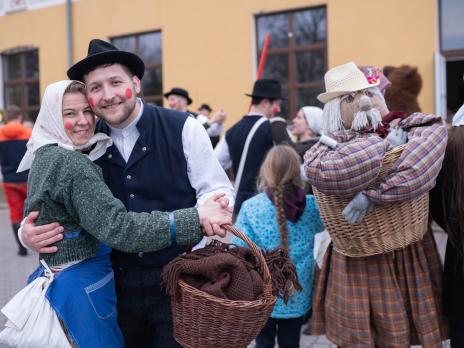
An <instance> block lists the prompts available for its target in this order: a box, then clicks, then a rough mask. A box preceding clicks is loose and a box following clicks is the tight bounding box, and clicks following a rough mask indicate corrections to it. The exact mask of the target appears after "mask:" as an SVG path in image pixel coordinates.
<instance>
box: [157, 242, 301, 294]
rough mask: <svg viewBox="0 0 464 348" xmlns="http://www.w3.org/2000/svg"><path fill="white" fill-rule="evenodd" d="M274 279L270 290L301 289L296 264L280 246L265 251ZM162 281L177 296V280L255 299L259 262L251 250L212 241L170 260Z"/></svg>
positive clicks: (258, 288)
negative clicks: (273, 249)
mask: <svg viewBox="0 0 464 348" xmlns="http://www.w3.org/2000/svg"><path fill="white" fill-rule="evenodd" d="M264 255H265V259H266V263H267V264H268V267H269V270H270V272H271V278H272V279H273V280H274V279H275V282H274V281H273V282H272V285H273V293H274V294H275V295H277V296H281V297H284V298H285V299H288V297H289V292H290V291H291V290H292V289H297V290H298V289H301V286H300V284H299V282H298V278H297V275H296V270H295V266H294V265H293V264H292V263H291V261H290V259H289V258H288V255H286V253H284V252H283V251H282V250H281V249H277V250H275V251H273V252H267V253H264ZM162 277H163V283H164V286H165V288H166V291H167V293H168V294H169V295H171V296H178V290H179V289H178V286H177V284H178V281H179V279H182V280H183V281H185V282H186V283H187V284H189V285H191V286H193V287H194V288H197V289H199V290H202V291H204V292H206V293H208V294H210V295H213V296H216V297H219V298H223V299H228V300H243V301H254V300H257V299H258V298H259V297H260V295H261V294H262V291H263V279H262V271H261V266H260V265H259V262H258V260H257V258H256V257H255V255H254V254H253V253H252V252H251V250H249V249H247V248H242V247H236V246H234V247H230V246H229V245H227V244H223V243H221V242H218V241H213V242H212V243H211V244H210V245H208V246H206V247H205V248H203V249H198V250H195V251H193V252H191V253H189V254H186V255H182V256H179V257H177V258H176V259H174V260H173V261H171V262H170V263H169V264H168V265H166V267H165V268H164V270H163V275H162Z"/></svg>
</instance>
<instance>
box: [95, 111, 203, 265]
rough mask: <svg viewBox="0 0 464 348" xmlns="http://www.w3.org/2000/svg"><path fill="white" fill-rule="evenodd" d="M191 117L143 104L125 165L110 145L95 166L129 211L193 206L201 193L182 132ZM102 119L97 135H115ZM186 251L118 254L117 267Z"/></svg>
mask: <svg viewBox="0 0 464 348" xmlns="http://www.w3.org/2000/svg"><path fill="white" fill-rule="evenodd" d="M187 117H188V114H186V113H181V112H176V111H172V110H168V109H164V108H161V107H157V106H151V105H147V104H146V103H145V104H144V108H143V114H142V116H141V118H140V120H139V121H138V123H137V125H136V126H137V129H138V131H139V133H140V137H139V138H138V140H137V142H136V144H135V146H134V149H133V150H132V153H131V155H130V157H129V160H128V162H127V163H126V162H125V161H124V159H123V157H122V155H121V154H120V152H119V151H118V149H117V147H116V146H115V145H113V146H111V147H109V148H108V149H107V151H106V153H105V155H104V156H102V157H101V158H99V159H98V160H97V161H96V163H97V164H98V165H99V166H100V167H101V168H102V170H103V176H104V178H105V182H106V184H107V185H108V187H109V188H110V190H111V191H112V192H113V194H114V196H115V197H117V198H119V199H120V200H121V201H122V202H123V203H124V205H125V206H126V208H127V210H128V211H134V212H151V211H153V210H160V211H173V210H177V209H182V208H189V207H193V206H195V204H196V192H195V190H194V189H193V188H192V186H191V185H190V181H189V178H188V175H187V161H186V159H185V155H184V149H183V146H182V130H183V128H184V124H185V121H186V119H187ZM110 131H111V130H110V128H109V127H108V125H106V124H105V123H104V122H102V121H100V122H98V125H97V132H103V133H106V134H110ZM184 251H185V248H183V247H169V248H166V249H163V250H161V251H158V252H152V253H139V254H129V253H124V252H121V251H118V250H113V253H112V259H113V266H115V267H126V268H127V267H135V266H143V265H146V266H158V267H159V266H163V265H164V264H166V263H167V262H169V261H170V260H172V259H173V258H175V257H176V256H178V255H179V254H181V253H183V252H184Z"/></svg>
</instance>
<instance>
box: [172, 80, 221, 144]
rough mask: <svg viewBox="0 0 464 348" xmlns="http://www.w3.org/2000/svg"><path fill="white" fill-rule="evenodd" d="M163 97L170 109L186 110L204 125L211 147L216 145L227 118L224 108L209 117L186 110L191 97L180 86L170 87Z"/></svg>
mask: <svg viewBox="0 0 464 348" xmlns="http://www.w3.org/2000/svg"><path fill="white" fill-rule="evenodd" d="M164 97H165V98H166V99H167V100H168V105H169V108H170V109H172V110H176V111H182V112H188V113H189V114H191V115H192V116H193V117H195V118H196V119H197V120H198V121H199V122H200V123H201V124H202V125H203V126H204V127H205V129H206V132H207V133H208V135H209V138H210V140H211V144H212V145H213V147H214V146H216V144H217V143H218V142H219V137H220V135H221V134H222V132H223V131H224V122H225V121H226V118H227V114H226V113H225V112H224V110H222V109H221V110H220V111H219V112H217V113H216V114H215V115H214V116H213V117H212V118H211V119H210V118H209V117H208V116H206V115H204V114H201V113H200V114H198V113H196V112H193V111H190V110H188V106H189V105H190V104H192V99H191V98H190V96H189V93H188V91H187V90H186V89H184V88H180V87H173V88H171V90H170V91H169V92H167V93H164ZM210 112H211V109H210Z"/></svg>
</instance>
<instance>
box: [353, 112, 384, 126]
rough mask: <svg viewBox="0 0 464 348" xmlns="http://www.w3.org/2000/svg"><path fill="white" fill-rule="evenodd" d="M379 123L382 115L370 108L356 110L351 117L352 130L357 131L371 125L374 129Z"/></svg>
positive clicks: (380, 123)
mask: <svg viewBox="0 0 464 348" xmlns="http://www.w3.org/2000/svg"><path fill="white" fill-rule="evenodd" d="M381 125H382V115H381V114H380V111H379V110H377V109H375V108H372V109H370V110H368V111H362V110H360V111H358V112H357V113H356V115H355V116H354V118H353V122H352V124H351V129H352V130H354V131H359V130H362V129H365V128H368V127H369V126H372V128H373V129H374V130H376V129H377V127H378V126H381Z"/></svg>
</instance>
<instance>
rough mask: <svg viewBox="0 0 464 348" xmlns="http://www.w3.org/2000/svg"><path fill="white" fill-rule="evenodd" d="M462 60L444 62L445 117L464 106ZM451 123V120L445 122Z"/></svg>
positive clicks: (463, 69) (463, 62)
mask: <svg viewBox="0 0 464 348" xmlns="http://www.w3.org/2000/svg"><path fill="white" fill-rule="evenodd" d="M463 78H464V58H462V59H460V60H452V61H449V60H448V61H447V62H446V106H447V114H448V115H447V116H448V118H452V116H453V115H454V114H455V113H456V111H458V109H459V108H460V107H461V105H462V104H464V81H463ZM447 121H451V120H447Z"/></svg>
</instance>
